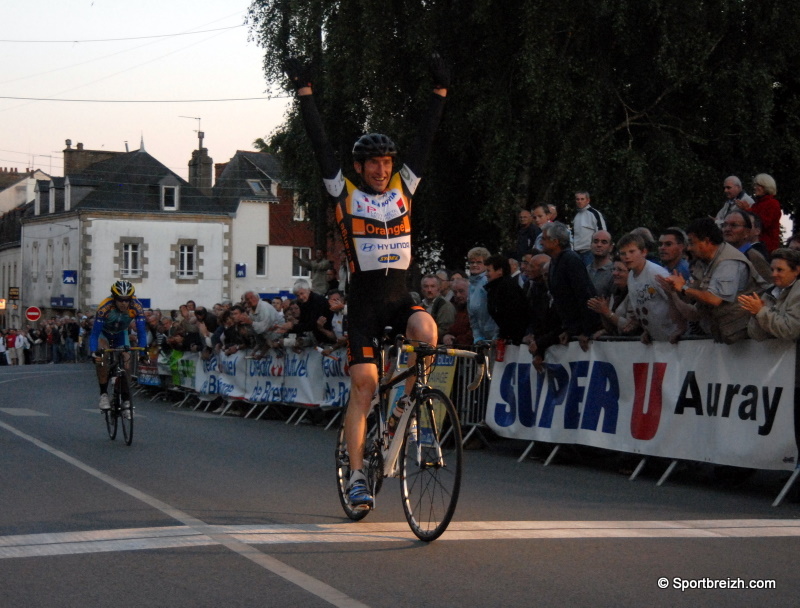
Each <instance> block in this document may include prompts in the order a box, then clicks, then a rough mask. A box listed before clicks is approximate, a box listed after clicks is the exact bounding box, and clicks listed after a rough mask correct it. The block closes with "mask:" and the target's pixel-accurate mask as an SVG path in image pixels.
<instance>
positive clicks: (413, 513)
mask: <svg viewBox="0 0 800 608" xmlns="http://www.w3.org/2000/svg"><path fill="white" fill-rule="evenodd" d="M414 422H415V423H416V424H414ZM463 456H464V452H463V448H462V445H461V423H460V422H459V420H458V413H457V412H456V408H455V407H454V406H453V403H452V402H451V401H450V399H449V398H448V397H447V395H445V394H444V393H443V392H442V391H440V390H436V389H429V390H426V391H425V392H424V394H423V399H422V401H421V402H418V403H416V404H414V410H413V411H412V415H411V418H410V419H409V423H408V425H407V426H406V431H405V437H404V438H403V450H402V453H401V454H400V490H401V492H402V497H403V511H404V513H405V515H406V520H407V521H408V525H409V526H411V531H412V532H414V534H415V535H416V537H417V538H419V539H420V540H424V541H432V540H435V539H437V538H439V536H441V535H442V533H443V532H444V531H445V530H446V529H447V526H448V525H449V524H450V520H451V519H452V518H453V513H455V510H456V504H457V503H458V494H459V491H460V490H461V471H462V461H463Z"/></svg>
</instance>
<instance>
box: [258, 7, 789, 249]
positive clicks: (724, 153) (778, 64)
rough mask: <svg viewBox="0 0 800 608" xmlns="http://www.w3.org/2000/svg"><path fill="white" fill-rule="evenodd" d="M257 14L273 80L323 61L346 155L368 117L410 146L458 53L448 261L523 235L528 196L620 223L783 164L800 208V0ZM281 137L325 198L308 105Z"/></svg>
mask: <svg viewBox="0 0 800 608" xmlns="http://www.w3.org/2000/svg"><path fill="white" fill-rule="evenodd" d="M249 19H250V23H251V26H252V34H253V36H254V37H255V38H256V39H257V41H258V42H259V44H261V45H262V46H263V48H264V49H265V56H264V71H265V74H266V76H267V78H268V80H270V81H272V82H276V83H282V84H285V81H286V79H285V77H284V75H283V74H282V71H281V64H282V62H283V60H284V59H285V58H286V57H287V56H289V55H303V56H306V57H309V58H310V59H311V61H312V62H313V64H314V66H315V68H316V76H315V80H314V84H315V88H314V92H315V96H316V99H317V103H318V105H319V106H320V111H321V113H322V116H323V119H324V120H325V123H326V129H327V130H328V135H329V138H330V140H331V142H332V143H333V145H334V148H335V149H337V150H338V152H339V155H340V158H341V160H342V164H343V166H346V165H347V164H348V163H349V162H350V156H349V149H350V146H351V145H352V142H353V141H354V140H355V139H356V137H357V136H358V135H359V134H361V133H363V132H364V131H366V130H375V131H381V132H386V133H390V134H391V135H392V136H393V137H394V138H395V139H396V140H397V141H398V142H399V143H400V144H401V145H403V144H406V145H408V144H410V141H411V138H412V137H413V133H414V131H415V128H416V124H417V118H418V116H419V113H420V112H421V111H422V110H423V108H424V104H425V98H426V97H427V95H429V93H430V85H431V83H430V81H429V78H428V77H427V74H426V65H427V59H426V58H427V57H428V56H430V54H431V53H432V52H433V51H435V50H438V51H440V52H442V54H443V55H445V56H446V57H447V59H448V60H449V61H450V63H451V64H452V67H453V84H452V87H451V89H450V91H449V94H448V105H447V108H446V111H445V119H444V121H443V124H442V126H441V129H440V132H439V133H438V135H437V141H436V144H435V148H434V153H433V155H432V158H431V162H430V164H429V166H428V168H427V171H426V175H425V179H424V180H423V184H422V186H421V188H420V191H419V192H418V194H417V199H416V200H417V203H418V204H417V205H416V206H415V230H416V232H417V236H418V238H421V239H425V238H432V236H433V235H435V236H436V238H437V239H438V240H439V241H441V242H442V243H443V244H444V247H445V259H446V261H447V263H448V264H449V265H456V264H460V263H461V262H463V256H464V253H465V251H466V250H467V249H468V248H469V247H471V246H474V245H476V244H481V245H485V246H487V247H489V248H490V249H491V250H501V249H502V248H504V247H507V246H508V245H509V244H510V243H511V240H512V239H513V234H514V223H515V217H516V209H517V208H518V207H520V206H530V205H531V204H532V203H533V202H535V201H546V202H551V203H555V204H557V205H558V206H559V208H560V215H561V217H562V218H567V219H569V218H570V216H571V209H572V198H573V197H572V194H573V192H574V191H575V190H577V189H586V190H589V191H590V192H591V194H592V200H593V204H594V205H595V206H596V207H598V208H599V209H600V210H601V211H603V212H604V213H605V214H606V216H607V217H608V218H609V220H610V224H611V226H612V230H613V232H614V234H616V235H619V234H621V233H622V232H624V231H627V230H629V229H631V228H633V227H635V226H642V225H644V226H649V227H651V228H653V229H656V230H658V229H660V228H663V227H666V226H669V225H676V224H677V225H685V224H686V223H688V221H689V220H690V219H692V218H694V217H697V216H701V215H704V214H709V213H710V214H713V213H715V212H716V211H717V209H718V208H719V207H720V206H721V202H722V189H721V186H722V181H723V179H724V178H725V177H727V176H728V175H730V174H736V175H739V176H740V177H741V178H742V180H743V182H744V183H745V187H746V188H748V189H749V187H750V181H751V177H752V176H753V175H755V174H756V173H760V172H766V173H770V174H772V175H773V176H774V177H775V179H776V180H777V182H778V187H779V193H778V198H779V199H780V200H781V202H782V204H783V205H784V209H785V210H786V211H791V212H794V211H795V208H796V206H798V205H800V199H798V197H797V195H796V194H795V193H796V192H798V186H800V183H798V182H800V176H798V175H797V172H796V171H795V169H796V167H797V166H798V161H800V141H799V140H798V137H799V135H800V131H799V130H798V126H799V125H798V123H799V122H800V82H799V81H798V79H799V78H800V71H799V70H798V69H797V68H798V67H800V61H798V59H799V58H800V49H799V48H798V47H797V45H796V44H795V43H794V40H796V39H797V36H798V34H800V10H798V9H797V8H796V6H795V4H794V3H793V2H790V1H789V0H777V1H775V2H763V0H684V1H683V2H674V1H672V0H598V1H596V2H586V1H585V0H391V1H387V2H368V1H365V0H338V1H337V0H255V1H254V2H253V3H252V5H251V7H250V12H249ZM269 146H270V148H271V149H273V150H275V151H277V152H278V153H279V154H280V156H281V158H282V160H283V163H284V171H285V172H286V173H287V175H289V176H291V178H292V181H293V182H294V183H295V184H296V185H297V187H298V188H299V189H300V191H301V193H302V195H303V196H304V197H305V199H306V200H308V201H309V202H310V205H311V206H312V207H315V208H318V209H319V208H321V204H322V200H323V197H322V193H321V191H320V187H319V184H320V181H319V179H318V176H317V172H316V168H315V167H314V165H313V157H312V154H311V151H310V149H309V146H308V142H307V140H306V138H305V136H304V133H303V127H302V123H301V121H300V118H299V116H298V113H297V108H296V107H293V108H292V110H291V111H290V113H289V115H288V116H287V121H286V123H285V124H284V125H283V127H282V128H281V129H279V130H278V131H277V132H276V133H273V134H272V135H271V137H270V138H269ZM320 213H321V212H320ZM316 217H318V218H319V219H322V218H323V217H325V216H324V215H317V216H316ZM426 235H427V237H426Z"/></svg>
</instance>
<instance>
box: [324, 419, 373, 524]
mask: <svg viewBox="0 0 800 608" xmlns="http://www.w3.org/2000/svg"><path fill="white" fill-rule="evenodd" d="M373 411H374V410H373ZM346 413H347V412H345V414H346ZM344 419H345V417H342V423H341V424H340V425H339V433H338V434H337V437H336V454H335V458H336V491H337V492H338V494H339V502H340V503H342V509H344V512H345V515H347V517H349V518H350V519H352V520H353V521H360V520H362V519H364V518H365V517H366V516H367V515H369V512H370V509H356V508H354V507H353V506H352V505H351V504H350V501H349V500H348V498H347V484H348V482H349V480H350V455H349V454H348V452H347V441H346V439H345V435H344ZM376 428H377V425H376V424H370V420H369V419H367V429H368V430H367V438H366V441H365V442H364V473H365V474H366V477H367V485H368V486H369V488H370V491H371V492H372V493H373V496H375V495H377V494H378V492H379V491H380V489H381V485H382V483H383V458H382V456H381V453H380V450H379V449H378V446H377V444H376Z"/></svg>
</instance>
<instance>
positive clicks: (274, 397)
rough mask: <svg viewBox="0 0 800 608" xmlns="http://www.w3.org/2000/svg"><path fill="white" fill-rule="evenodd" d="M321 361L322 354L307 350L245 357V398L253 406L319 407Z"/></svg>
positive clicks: (271, 351)
mask: <svg viewBox="0 0 800 608" xmlns="http://www.w3.org/2000/svg"><path fill="white" fill-rule="evenodd" d="M321 359H322V354H320V353H319V352H317V351H316V350H314V349H310V348H304V349H302V350H300V351H299V352H298V351H296V350H294V349H287V350H286V351H284V352H282V353H280V355H279V354H278V353H277V352H276V351H274V350H270V351H268V352H267V354H266V355H264V356H263V357H262V358H260V359H252V358H249V357H248V359H247V367H246V377H245V385H246V387H247V391H246V393H245V398H246V399H248V400H250V401H253V402H256V403H296V404H302V405H319V404H320V403H321V402H322V399H323V391H324V386H323V374H322V361H321Z"/></svg>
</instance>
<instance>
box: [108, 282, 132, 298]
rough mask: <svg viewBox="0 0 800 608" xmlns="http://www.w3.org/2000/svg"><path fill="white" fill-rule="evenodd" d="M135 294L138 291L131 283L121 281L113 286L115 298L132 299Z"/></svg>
mask: <svg viewBox="0 0 800 608" xmlns="http://www.w3.org/2000/svg"><path fill="white" fill-rule="evenodd" d="M135 293H136V289H135V288H134V286H133V283H131V282H130V281H125V280H119V281H115V282H114V284H113V285H111V295H112V296H114V297H115V298H131V297H133V294H135Z"/></svg>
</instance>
